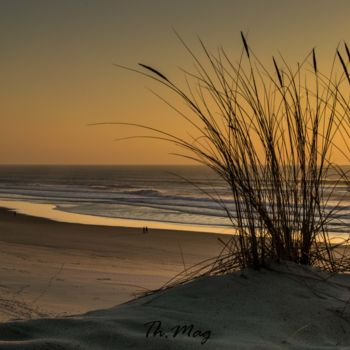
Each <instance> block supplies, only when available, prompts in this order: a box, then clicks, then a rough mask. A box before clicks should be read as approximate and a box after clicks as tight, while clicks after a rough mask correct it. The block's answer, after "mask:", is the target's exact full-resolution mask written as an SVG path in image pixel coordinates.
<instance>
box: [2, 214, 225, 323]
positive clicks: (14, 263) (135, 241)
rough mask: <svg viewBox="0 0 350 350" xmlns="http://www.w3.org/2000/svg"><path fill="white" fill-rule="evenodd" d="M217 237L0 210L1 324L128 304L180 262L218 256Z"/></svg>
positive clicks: (179, 266)
mask: <svg viewBox="0 0 350 350" xmlns="http://www.w3.org/2000/svg"><path fill="white" fill-rule="evenodd" d="M217 237H218V236H217V235H212V234H204V233H193V232H176V231H165V230H152V229H150V231H149V233H147V234H143V233H142V228H139V229H135V228H120V227H102V226H90V225H80V224H65V223H58V222H54V221H50V220H46V219H41V218H36V217H31V216H26V215H21V214H17V215H14V213H13V212H10V211H8V210H5V209H0V321H8V320H10V319H14V318H31V317H38V316H58V315H67V314H76V313H82V312H86V311H90V310H94V309H98V308H106V307H111V306H115V305H117V304H120V303H123V302H126V301H128V300H130V299H132V298H134V297H135V294H136V293H140V292H142V291H145V290H149V289H154V288H159V287H160V286H161V285H163V284H164V283H165V282H167V281H168V280H169V279H170V278H172V277H173V276H174V275H175V274H176V273H179V272H181V271H182V270H183V266H184V264H185V266H189V265H191V264H194V263H196V262H199V261H201V260H203V259H205V258H208V257H212V256H215V254H216V253H217V252H218V250H219V249H220V246H219V244H218V243H217ZM223 239H227V236H226V238H225V237H223Z"/></svg>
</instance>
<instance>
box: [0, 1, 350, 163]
mask: <svg viewBox="0 0 350 350" xmlns="http://www.w3.org/2000/svg"><path fill="white" fill-rule="evenodd" d="M349 13H350V2H349V1H348V0H328V1H326V0H317V1H315V0H227V1H226V0H216V1H214V0H177V1H175V0H174V1H170V0H126V1H122V0H114V1H106V0H95V1H92V0H85V1H83V0H50V1H48V0H22V1H19V0H0V49H1V54H0V77H1V79H0V81H1V83H0V122H1V128H0V164H182V163H186V161H185V160H184V159H182V158H179V157H176V156H173V155H171V153H174V152H176V151H178V150H177V149H176V147H175V146H174V145H170V144H167V143H164V142H161V141H155V140H146V139H135V140H128V141H118V142H116V141H115V139H117V138H120V137H126V136H133V135H139V134H144V132H140V131H139V130H138V129H135V128H131V127H127V126H120V125H108V126H107V125H106V126H88V124H90V123H101V122H129V123H141V124H146V125H150V126H154V127H157V128H160V129H162V130H165V131H170V132H172V133H175V134H177V135H180V136H184V135H186V132H187V130H186V126H185V124H183V123H182V122H181V121H179V118H178V116H177V115H176V113H174V112H173V111H172V110H171V109H169V107H168V106H166V105H165V104H164V103H162V102H161V101H160V100H159V98H157V97H155V96H154V95H153V94H152V93H151V92H150V89H152V90H155V91H157V92H160V93H162V94H164V96H165V97H166V98H169V99H170V101H172V100H171V98H172V97H171V96H170V95H168V93H167V92H166V91H163V90H162V89H161V88H160V87H159V86H157V84H154V82H152V81H150V80H147V79H145V78H144V77H142V76H140V75H137V74H134V73H132V72H129V71H126V70H123V69H121V68H118V67H116V66H115V65H114V64H120V65H125V66H129V67H135V68H136V67H137V63H139V62H142V63H145V64H149V65H152V66H154V67H156V68H157V69H159V70H160V71H162V72H166V73H167V75H168V76H170V77H171V78H172V79H174V80H176V81H182V80H183V73H182V72H181V70H180V69H179V67H183V68H185V69H187V68H189V69H190V70H191V69H192V68H193V63H192V61H191V58H190V57H189V55H188V53H186V51H185V50H184V48H183V46H182V45H181V43H180V42H179V40H178V39H177V38H176V35H175V34H174V29H175V30H176V31H177V32H178V33H179V34H180V35H181V36H182V37H183V38H184V40H185V41H186V42H187V43H188V45H189V46H191V47H192V48H193V49H194V50H198V49H199V44H198V40H197V36H200V37H201V39H202V40H203V41H204V42H205V43H206V45H207V46H208V47H209V48H210V49H212V50H215V48H216V47H217V46H218V45H222V46H224V47H225V48H226V49H227V51H228V52H229V53H230V54H232V55H233V57H236V58H237V59H238V57H239V55H240V52H241V48H242V42H241V38H240V31H243V32H244V33H246V35H247V36H248V38H249V43H250V45H251V46H252V47H253V48H254V51H255V52H256V53H257V54H258V55H259V57H260V58H261V59H262V60H271V56H272V55H278V53H279V52H282V53H283V56H284V57H286V59H287V60H288V61H289V62H295V61H298V60H299V61H300V60H301V59H302V58H304V57H305V55H306V54H307V53H308V52H309V51H310V50H311V49H312V48H313V47H316V50H317V53H318V57H319V62H320V64H321V65H324V66H325V67H327V66H328V65H330V62H331V59H332V58H333V55H334V51H335V48H336V47H337V45H338V43H339V42H342V41H343V40H345V41H348V42H350V40H349V39H350V37H349V36H350V32H349V26H348V23H349V21H348V18H349V17H348V16H349ZM176 103H177V102H176Z"/></svg>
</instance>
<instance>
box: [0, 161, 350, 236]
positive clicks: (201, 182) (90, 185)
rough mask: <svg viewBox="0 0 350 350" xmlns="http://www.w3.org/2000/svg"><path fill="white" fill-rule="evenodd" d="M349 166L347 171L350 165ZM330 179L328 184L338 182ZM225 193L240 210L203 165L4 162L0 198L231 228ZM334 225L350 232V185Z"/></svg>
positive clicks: (342, 189)
mask: <svg viewBox="0 0 350 350" xmlns="http://www.w3.org/2000/svg"><path fill="white" fill-rule="evenodd" d="M344 170H347V169H344ZM333 184H334V178H329V179H328V181H327V182H326V186H330V187H331V186H333ZM211 196H214V197H217V196H219V197H220V198H221V199H222V201H223V203H224V204H225V206H227V207H228V208H230V209H231V210H232V211H234V203H233V201H232V198H231V197H230V191H229V189H228V187H227V185H226V184H225V182H224V181H223V180H222V179H220V178H219V177H218V176H217V175H216V174H215V173H214V172H212V171H211V170H210V169H208V168H205V167H203V166H49V165H47V166H39V165H38V166H0V199H1V200H6V201H21V202H30V203H41V204H51V205H54V207H55V210H58V211H62V212H69V213H75V214H86V215H93V216H98V217H104V218H117V219H128V220H132V221H135V222H136V223H137V222H138V221H140V220H142V221H148V222H151V223H152V222H158V223H163V224H165V225H166V224H167V223H168V224H180V225H187V226H191V225H192V226H202V227H203V228H204V231H208V232H210V231H211V230H212V229H213V228H214V227H215V228H216V232H218V231H217V229H218V228H223V229H227V228H230V227H231V223H230V221H229V220H228V218H227V217H226V214H225V211H224V210H223V209H222V207H221V206H220V205H219V204H218V203H217V202H216V201H215V200H213V199H212V198H211ZM338 201H339V204H340V207H339V210H338V211H337V213H336V214H335V215H334V217H335V219H334V220H332V221H331V222H330V224H329V229H330V231H331V232H334V233H350V188H349V184H347V183H346V182H344V181H341V182H339V183H338V184H337V185H336V189H335V191H334V192H333V194H332V196H331V198H330V200H329V204H330V205H332V204H333V203H336V202H338Z"/></svg>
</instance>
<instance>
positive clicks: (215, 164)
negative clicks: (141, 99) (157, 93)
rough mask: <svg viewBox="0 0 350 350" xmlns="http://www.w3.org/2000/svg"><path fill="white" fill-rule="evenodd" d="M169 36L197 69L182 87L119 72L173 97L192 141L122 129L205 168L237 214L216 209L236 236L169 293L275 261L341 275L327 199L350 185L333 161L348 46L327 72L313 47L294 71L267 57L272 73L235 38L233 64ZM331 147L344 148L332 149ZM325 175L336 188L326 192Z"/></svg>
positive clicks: (344, 105) (348, 120) (344, 132)
mask: <svg viewBox="0 0 350 350" xmlns="http://www.w3.org/2000/svg"><path fill="white" fill-rule="evenodd" d="M177 36H178V39H179V40H180V41H181V43H182V44H183V46H184V48H185V49H186V50H187V51H188V53H189V54H190V55H191V57H192V58H193V60H194V63H195V66H196V71H195V72H194V73H193V72H192V73H188V72H187V73H185V74H186V81H187V87H186V89H183V88H181V87H180V86H179V85H177V84H176V83H174V82H173V81H172V80H171V79H170V78H169V77H167V76H166V75H164V74H163V73H161V72H159V71H158V70H157V69H155V68H154V67H151V66H149V65H145V64H140V67H141V69H142V70H137V69H131V68H128V67H123V68H126V69H128V70H131V71H135V72H138V73H140V74H142V75H144V76H147V77H148V78H151V79H153V80H156V81H157V82H159V83H160V84H162V85H163V86H165V87H167V88H168V89H169V90H171V91H172V92H173V93H174V94H175V95H177V96H178V97H180V99H181V100H182V101H183V102H184V104H185V105H186V107H187V108H188V111H189V113H183V112H181V111H180V110H179V109H178V108H176V107H175V106H173V105H172V104H170V103H169V102H167V101H165V102H166V103H167V104H168V105H169V106H170V107H172V108H173V109H174V110H175V111H177V112H178V113H179V114H180V116H181V117H182V118H184V119H185V121H186V122H188V123H189V124H190V126H191V127H194V128H195V130H196V132H198V135H196V137H194V136H193V137H190V139H189V140H186V139H183V138H181V137H179V136H177V135H173V134H171V133H167V132H165V131H162V130H159V129H157V128H153V127H149V126H146V125H139V124H131V123H126V124H128V125H132V126H136V127H140V128H143V129H145V130H148V131H151V132H155V133H156V134H155V135H153V136H144V137H151V138H155V139H161V140H166V141H169V142H172V143H174V144H175V145H177V146H179V147H180V148H183V149H185V151H186V153H181V154H180V155H182V156H183V157H186V158H190V159H193V160H195V161H197V162H199V163H201V164H204V165H206V166H208V167H209V168H211V169H212V170H214V171H215V172H216V173H217V174H218V175H219V176H220V177H221V178H222V179H224V180H225V182H226V183H227V185H228V187H229V189H230V194H231V196H232V199H233V200H234V203H235V208H234V210H232V209H231V210H230V209H229V208H227V207H225V206H223V209H224V210H225V212H226V214H227V216H228V217H229V219H230V220H231V222H232V227H233V228H234V232H235V234H234V235H232V236H231V238H230V239H229V240H228V241H227V242H221V243H222V244H223V249H222V253H221V254H220V256H219V257H216V258H214V259H211V260H208V261H206V262H203V263H202V264H199V265H197V266H194V267H192V268H190V269H189V268H187V269H186V274H185V276H184V275H180V276H177V277H176V278H175V279H174V280H172V281H169V283H168V284H167V286H169V285H172V284H173V283H174V281H176V283H183V282H185V281H188V280H191V279H193V278H195V277H198V276H203V275H208V274H221V273H227V272H230V271H232V270H236V269H239V268H245V267H253V268H255V269H259V268H261V267H265V266H267V265H269V264H270V263H271V262H279V261H283V260H287V261H291V262H294V263H297V264H302V265H309V266H317V267H320V268H322V269H324V270H328V271H331V272H336V271H344V270H347V271H348V270H349V268H350V261H349V259H348V258H347V255H346V254H347V252H346V251H345V250H346V247H347V245H346V244H347V243H348V240H344V241H343V242H341V243H337V244H335V243H334V242H332V239H331V237H330V235H329V223H330V222H331V221H332V220H335V218H334V214H335V213H336V212H337V210H338V206H339V203H335V204H334V203H333V202H331V200H330V199H331V196H332V193H333V192H334V191H335V189H336V187H337V184H338V182H339V181H347V183H349V177H348V174H347V173H345V172H344V171H343V170H342V168H341V167H339V166H337V165H336V164H334V163H333V158H332V155H333V153H334V152H335V151H336V152H340V153H342V155H343V156H344V157H345V159H346V160H347V161H349V163H350V148H349V142H348V141H349V139H350V137H349V136H350V135H349V130H350V108H349V101H348V94H349V93H348V91H349V83H350V79H349V74H348V69H347V66H348V63H349V59H350V55H349V50H348V47H347V45H346V44H345V50H346V53H347V58H348V61H347V62H345V60H344V58H343V57H342V55H341V53H340V52H339V50H336V55H335V59H334V62H333V65H332V68H331V70H330V72H329V73H328V74H323V73H322V72H321V71H320V70H319V67H318V65H317V55H316V52H315V49H313V50H312V51H311V52H310V53H309V55H308V56H307V57H306V58H305V59H304V61H303V62H302V63H301V64H298V65H297V67H296V68H295V69H293V68H292V67H291V66H290V65H288V64H287V62H286V61H285V60H284V58H283V57H281V58H280V59H279V60H276V59H275V57H273V58H272V62H273V67H274V70H273V71H272V72H270V71H269V69H267V68H266V67H265V66H264V65H263V64H262V63H261V62H260V60H259V59H258V57H257V56H256V55H255V53H254V51H253V50H252V49H251V48H250V47H249V45H248V42H247V40H246V38H245V36H244V34H243V33H241V37H242V41H243V49H242V52H241V55H240V59H239V61H238V63H235V62H234V61H233V60H231V59H230V58H229V56H228V54H227V53H226V51H225V50H224V49H223V48H219V49H218V53H217V54H216V55H213V54H212V53H210V52H209V50H208V49H207V47H206V46H205V45H204V44H203V42H202V41H201V40H200V39H199V42H200V45H201V49H202V53H203V56H204V59H200V58H199V57H198V56H196V55H195V54H194V53H193V51H192V50H191V49H190V48H189V47H188V46H187V44H186V43H185V42H184V41H183V39H182V38H181V37H180V36H179V35H178V34H177ZM337 59H338V61H339V62H340V65H339V68H340V69H342V74H341V76H340V77H339V78H337V77H336V74H335V70H336V69H335V66H336V64H337ZM278 61H280V62H278ZM310 61H311V62H310ZM309 63H311V66H310V64H309ZM310 67H311V68H310ZM113 124H125V123H113ZM137 137H142V136H137ZM339 139H340V140H343V141H344V144H345V147H346V149H344V148H341V147H340V146H339V145H338V144H337V143H336V142H337V140H339ZM342 147H343V146H342ZM188 151H189V152H188ZM331 173H333V174H334V173H335V174H337V180H336V181H334V182H333V185H332V187H329V186H330V185H329V183H327V188H326V186H325V185H326V179H327V177H328V176H329V175H330V174H331ZM217 200H218V202H219V203H220V204H221V205H223V204H222V201H220V199H219V198H218V199H217ZM340 248H342V249H343V250H340ZM340 252H342V253H340Z"/></svg>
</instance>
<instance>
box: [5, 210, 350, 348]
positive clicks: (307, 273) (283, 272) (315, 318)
mask: <svg viewBox="0 0 350 350" xmlns="http://www.w3.org/2000/svg"><path fill="white" fill-rule="evenodd" d="M0 215H1V217H0V232H1V234H0V240H1V255H0V256H1V265H0V266H1V267H2V269H1V285H2V286H1V291H2V295H3V297H2V300H3V301H2V303H3V305H1V307H0V309H1V310H4V311H5V312H4V314H6V313H7V316H6V315H5V316H4V315H3V318H4V319H6V317H7V319H8V318H9V314H10V315H11V312H13V315H12V316H15V317H16V316H22V317H29V316H34V317H38V316H40V314H41V312H42V313H50V312H51V313H52V314H56V315H57V314H60V313H64V312H66V313H71V312H82V311H86V310H89V309H90V310H91V309H93V308H104V309H102V310H96V311H91V312H88V313H86V314H82V315H76V316H65V317H63V316H61V317H56V318H47V317H46V318H37V319H32V320H26V321H12V322H6V323H0V349H4V350H7V349H15V350H19V349H24V350H29V349H31V350H34V349H91V350H92V349H94V350H97V349H101V350H105V349H127V350H129V349H150V350H154V349H167V350H172V349H174V350H175V349H186V350H187V349H188V350H189V349H213V350H220V349H230V350H232V349H237V350H245V349H266V350H274V349H298V350H299V349H312V350H320V349H329V350H331V349H342V350H345V349H350V276H349V275H335V276H329V275H327V274H325V273H323V272H322V273H321V272H319V271H316V270H314V269H307V268H301V267H300V266H296V265H293V264H279V265H275V266H272V267H271V269H269V270H261V271H252V270H245V271H243V273H240V272H237V273H232V274H228V275H226V276H219V277H218V276H216V277H206V278H201V279H197V280H195V281H193V282H190V283H187V284H185V285H182V286H178V287H176V288H173V289H169V290H166V291H162V292H158V293H155V294H152V295H149V296H146V297H142V298H139V299H135V300H132V301H129V302H127V303H124V304H121V305H117V306H114V307H111V306H112V305H116V304H118V303H120V302H123V301H125V300H127V299H129V298H130V297H131V296H132V294H133V293H134V292H135V291H136V290H137V289H138V287H137V286H136V285H140V286H143V287H145V288H154V287H158V286H159V285H160V284H162V283H163V282H165V281H166V280H167V279H168V278H169V277H171V276H172V275H173V274H174V273H175V272H178V271H181V270H182V268H183V263H182V260H183V259H182V258H181V256H182V254H181V252H180V251H181V250H182V252H183V257H184V260H185V262H186V263H188V264H192V263H194V262H196V261H199V260H202V259H203V258H205V257H208V256H211V255H212V254H215V252H216V250H218V249H219V246H218V245H217V244H216V239H217V237H216V236H215V235H208V234H202V233H201V234H195V233H181V232H164V231H154V232H153V231H152V232H151V233H149V234H148V235H143V234H142V230H141V229H140V231H135V229H119V228H115V229H113V228H103V227H92V226H83V225H72V224H58V223H54V222H50V221H47V220H42V219H35V218H31V217H26V216H18V215H17V216H16V217H15V216H13V214H9V213H8V212H6V211H2V212H1V214H0ZM179 244H180V245H181V249H180V248H179ZM63 263H64V265H62V264H63ZM33 299H34V300H35V303H34V304H32V305H29V301H30V300H33ZM21 302H23V304H21ZM28 305H29V306H30V309H29V310H27V311H26V309H25V307H29V306H28ZM11 308H12V309H11ZM19 310H20V312H22V314H21V313H20V312H19ZM32 310H34V311H35V310H36V311H37V314H31V312H33V311H32ZM16 312H17V314H16ZM26 312H28V315H27V314H26Z"/></svg>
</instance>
